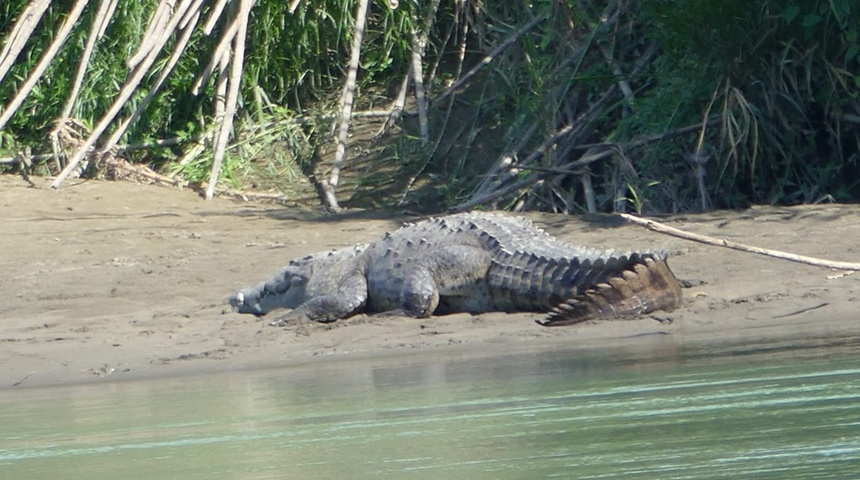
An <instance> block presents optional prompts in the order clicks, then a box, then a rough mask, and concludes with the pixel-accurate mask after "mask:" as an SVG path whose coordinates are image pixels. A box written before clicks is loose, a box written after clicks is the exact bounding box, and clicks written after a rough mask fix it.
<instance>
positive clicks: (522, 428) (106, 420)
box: [0, 339, 860, 479]
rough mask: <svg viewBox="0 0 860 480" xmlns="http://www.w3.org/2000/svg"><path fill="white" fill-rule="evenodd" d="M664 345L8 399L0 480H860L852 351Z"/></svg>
mask: <svg viewBox="0 0 860 480" xmlns="http://www.w3.org/2000/svg"><path fill="white" fill-rule="evenodd" d="M655 342H656V343H653V344H652V347H654V348H651V349H650V350H644V351H643V350H640V351H636V352H630V351H600V352H590V353H589V352H582V351H576V352H572V351H567V352H566V351H550V352H519V353H511V354H508V355H504V356H484V357H481V356H473V355H465V354H463V355H454V354H450V355H442V356H440V355H427V356H416V357H409V358H389V359H376V360H357V361H352V362H332V363H322V364H316V365H312V366H306V367H296V368H287V369H282V370H273V371H264V372H246V373H241V374H229V375H221V376H209V377H201V378H192V379H169V380H160V381H150V382H135V383H113V384H104V385H94V386H85V387H67V388H45V389H32V390H20V391H15V390H11V391H4V392H2V394H0V477H2V478H3V479H18V478H21V479H24V478H27V479H30V478H88V479H98V478H120V477H122V478H126V477H131V478H192V477H195V478H196V477H211V478H284V477H293V478H335V477H339V478H370V477H373V478H404V477H408V478H452V477H456V478H462V477H468V478H475V479H481V478H502V477H504V478H536V477H553V476H561V477H565V478H569V477H577V478H620V477H623V478H775V477H776V478H845V477H850V476H851V475H853V474H854V471H855V470H856V466H855V465H854V462H856V458H857V455H858V453H860V436H858V435H857V434H856V432H857V431H858V430H857V429H858V428H860V414H858V413H857V412H858V411H860V410H858V407H860V359H856V358H854V356H853V355H851V354H850V353H851V350H850V347H851V345H850V342H848V344H845V342H846V341H844V340H843V341H842V343H843V345H842V346H840V345H832V344H831V345H828V346H827V347H828V348H818V347H819V345H813V347H815V348H807V349H805V350H803V351H802V352H800V353H802V354H799V352H798V351H797V350H796V349H766V350H770V351H768V352H767V353H761V352H758V353H756V352H755V351H754V350H755V349H750V348H747V349H746V353H743V354H741V353H742V352H738V351H734V350H732V351H734V353H735V354H736V355H734V356H729V357H727V356H719V355H717V356H708V357H703V356H701V355H699V354H692V355H685V354H684V353H683V352H682V351H679V350H677V349H669V350H667V349H664V348H658V347H660V341H659V339H657V340H655ZM854 345H856V343H855V344H854ZM732 348H735V347H732ZM738 348H740V347H738ZM756 348H757V347H756ZM700 351H701V350H700Z"/></svg>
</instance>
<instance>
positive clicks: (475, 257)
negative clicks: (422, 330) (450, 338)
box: [386, 245, 492, 318]
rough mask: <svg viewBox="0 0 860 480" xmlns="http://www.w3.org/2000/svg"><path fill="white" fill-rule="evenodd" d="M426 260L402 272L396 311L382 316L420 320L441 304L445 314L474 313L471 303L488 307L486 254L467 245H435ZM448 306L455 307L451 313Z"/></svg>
mask: <svg viewBox="0 0 860 480" xmlns="http://www.w3.org/2000/svg"><path fill="white" fill-rule="evenodd" d="M426 257H427V259H425V260H424V261H423V262H420V263H417V264H414V265H411V266H410V268H408V269H406V270H405V271H404V273H403V276H402V277H401V278H402V284H401V287H400V291H399V292H398V293H397V295H398V297H397V301H398V305H397V307H398V308H397V309H396V310H393V311H388V312H386V314H388V315H405V316H410V317H417V318H423V317H429V316H430V315H432V314H433V313H434V312H435V311H436V309H437V307H439V306H440V303H443V302H444V308H443V309H442V310H445V311H446V313H447V312H451V311H473V310H476V308H472V307H471V304H472V303H477V302H481V303H482V304H488V302H489V299H488V298H487V295H486V294H485V293H486V292H485V290H486V288H485V286H486V281H485V280H486V276H487V271H488V270H489V268H490V264H491V263H492V257H491V255H490V253H489V252H487V251H486V250H484V249H481V248H478V247H474V246H471V245H439V246H437V247H436V248H434V249H433V251H432V252H431V253H430V254H428V255H426ZM452 305H456V307H457V308H454V309H453V310H452V309H451V306H452ZM482 306H483V305H482ZM484 309H486V308H477V310H479V311H480V310H484Z"/></svg>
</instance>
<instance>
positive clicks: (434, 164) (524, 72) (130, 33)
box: [0, 0, 860, 213]
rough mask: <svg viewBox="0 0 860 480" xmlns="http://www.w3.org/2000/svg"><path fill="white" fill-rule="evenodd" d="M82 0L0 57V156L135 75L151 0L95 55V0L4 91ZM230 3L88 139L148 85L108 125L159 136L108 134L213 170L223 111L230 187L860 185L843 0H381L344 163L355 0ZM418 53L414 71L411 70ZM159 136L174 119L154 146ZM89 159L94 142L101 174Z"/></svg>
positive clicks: (78, 119) (784, 190)
mask: <svg viewBox="0 0 860 480" xmlns="http://www.w3.org/2000/svg"><path fill="white" fill-rule="evenodd" d="M31 3H38V2H30V1H29V0H10V1H7V2H3V5H2V6H0V35H2V37H0V41H2V42H3V43H2V44H0V46H2V47H3V48H9V46H10V44H11V43H12V42H11V40H12V39H13V35H12V33H13V27H14V26H15V25H16V22H18V20H19V18H21V15H22V12H24V11H25V8H27V7H28V5H30V4H31ZM72 3H73V2H61V1H58V0H54V1H53V2H50V5H49V6H48V7H47V10H46V12H45V14H44V16H43V17H42V19H41V20H40V22H39V24H38V28H35V29H34V30H33V31H32V33H30V34H28V35H27V36H25V37H24V38H25V40H26V48H23V49H22V51H21V53H20V54H18V55H17V56H16V57H14V58H13V59H12V60H13V61H9V62H5V60H4V58H5V57H2V56H0V78H2V80H0V108H2V109H3V110H2V112H7V113H12V115H11V116H10V117H9V119H8V121H7V122H6V123H5V124H4V125H3V126H2V127H0V157H5V158H6V161H5V163H2V164H0V169H4V168H5V169H6V170H7V171H16V170H20V169H30V170H33V171H35V172H37V173H39V172H41V173H48V174H52V175H57V174H58V173H59V170H60V169H61V168H62V167H63V166H64V165H65V163H64V162H65V161H67V160H68V158H70V157H72V156H73V152H74V151H76V149H79V148H82V146H83V145H85V143H84V142H85V141H86V140H87V139H88V138H89V137H90V133H91V132H92V131H93V130H94V129H95V128H96V127H97V126H98V125H99V123H100V121H101V119H102V118H103V116H104V115H105V113H106V112H107V111H108V110H109V109H110V108H111V105H112V104H113V102H114V101H115V99H116V98H118V95H119V92H120V91H121V90H122V89H123V87H124V85H125V83H126V81H127V80H128V79H129V78H130V77H131V73H130V70H129V66H128V61H129V59H130V58H131V57H132V56H133V55H134V54H135V52H137V51H138V50H139V48H140V44H141V40H142V38H143V37H144V33H145V32H146V31H147V28H148V26H149V24H150V21H151V19H152V18H153V15H154V13H155V12H156V11H157V8H158V6H159V4H160V3H161V2H160V1H159V0H141V1H138V2H118V7H117V11H116V12H114V14H113V15H112V16H111V17H110V23H109V25H108V26H107V28H106V30H105V34H104V36H103V37H100V38H99V40H98V41H97V42H95V49H94V51H93V54H92V56H89V57H87V56H86V55H85V52H86V45H87V42H88V40H89V38H90V36H91V29H92V28H93V27H92V25H93V22H94V21H95V20H96V19H97V18H98V7H99V5H96V4H93V3H94V2H90V3H91V4H90V5H88V6H87V7H85V8H84V9H83V11H82V14H81V17H80V18H79V19H77V21H76V22H75V24H74V28H72V29H71V32H70V34H69V37H68V38H67V39H66V40H65V41H64V42H63V43H62V46H61V48H60V49H59V50H58V52H57V54H56V56H55V57H54V58H53V59H52V60H51V62H50V64H49V65H48V67H47V70H46V71H45V73H44V74H43V75H42V76H41V78H40V79H39V80H38V82H36V83H35V86H34V87H33V89H32V91H30V92H29V94H27V96H26V97H25V98H24V100H23V103H22V104H21V105H20V106H18V107H16V108H15V109H14V110H11V109H8V106H9V105H10V102H11V101H12V99H14V98H15V97H16V95H17V94H18V92H19V91H20V90H21V89H22V87H23V86H24V84H25V81H26V79H27V78H28V76H29V75H30V74H31V72H32V71H33V70H34V68H35V67H36V65H37V64H38V62H39V61H40V58H42V56H43V55H44V54H45V52H47V51H48V49H49V47H50V45H51V44H52V42H53V41H54V39H56V38H57V35H58V32H59V31H60V29H61V27H62V24H63V22H64V20H65V19H66V18H68V16H69V15H70V12H71V11H72V5H71V4H72ZM95 3H98V2H95ZM176 3H177V4H183V3H185V2H181V1H177V2H176ZM219 3H220V2H218V1H216V0H206V1H204V2H202V6H201V7H200V8H199V10H196V11H193V10H192V11H191V12H190V13H189V14H188V15H187V17H188V18H186V19H185V20H184V21H183V22H179V23H178V26H176V27H175V29H174V30H172V31H168V32H167V33H168V34H169V37H168V38H167V41H166V43H165V45H164V47H163V49H161V51H160V53H158V56H157V57H155V59H154V62H153V63H152V65H151V66H149V67H148V68H147V69H146V74H145V75H144V76H143V77H142V79H141V81H140V83H139V84H137V85H135V86H133V89H132V90H131V91H130V92H131V93H130V96H129V98H128V101H126V102H124V103H123V104H122V109H121V111H120V112H119V114H118V115H117V117H116V119H114V120H112V121H110V122H108V123H107V128H106V130H105V131H104V132H103V133H101V134H100V135H97V136H96V138H93V141H94V147H95V149H96V150H99V149H101V148H102V147H103V146H104V145H106V144H107V145H108V146H109V147H110V146H112V144H110V143H109V142H108V139H109V138H110V136H111V134H112V133H113V132H115V131H118V130H117V129H118V128H119V125H120V124H121V122H122V120H123V119H125V118H127V117H128V116H129V115H131V114H132V112H134V111H135V109H136V108H137V107H138V106H141V105H145V109H143V111H142V113H141V114H140V116H139V117H138V118H137V119H136V120H135V121H134V122H133V123H132V124H131V125H130V126H129V128H128V129H127V130H125V131H121V133H122V136H121V139H120V140H121V141H120V142H119V143H121V144H126V145H128V144H137V145H139V144H144V145H150V147H148V148H136V149H128V148H123V146H122V145H120V146H119V147H114V148H112V149H111V151H112V152H113V154H114V155H119V156H122V157H124V158H126V159H128V160H130V161H131V162H133V163H140V164H145V165H147V166H148V167H150V168H152V169H153V170H155V171H157V172H159V173H160V174H162V175H165V176H166V177H171V178H174V179H176V180H177V182H179V181H181V182H190V183H192V184H202V183H205V182H206V181H207V180H208V179H209V178H210V174H211V171H212V164H213V160H215V157H216V156H217V153H216V152H217V151H218V147H217V137H218V132H219V130H221V129H222V128H227V129H228V132H229V133H231V136H230V142H229V144H228V146H227V148H226V149H225V150H224V152H223V158H224V163H223V167H222V168H221V169H220V177H219V181H220V184H221V185H222V187H229V188H231V189H235V190H243V191H248V190H250V189H252V187H257V188H258V189H260V188H262V189H265V190H276V191H279V192H283V193H287V194H288V196H289V197H290V198H297V197H301V195H302V193H300V192H311V193H313V192H314V190H313V189H311V188H310V187H311V186H312V185H316V187H317V189H316V191H317V192H321V191H322V190H323V189H324V187H326V186H327V185H328V184H327V183H326V182H331V183H332V185H333V187H336V188H338V196H340V197H341V198H342V200H343V203H344V205H347V206H357V205H361V206H375V207H379V206H395V205H400V206H403V205H410V204H411V205H413V206H414V205H418V204H421V205H423V206H424V207H425V208H429V209H434V210H442V209H447V208H460V209H464V208H473V207H478V206H481V207H485V208H487V207H494V208H505V209H542V210H554V211H568V212H581V211H587V210H596V211H604V212H605V211H613V210H618V209H622V210H625V209H626V210H630V209H635V210H636V211H641V212H643V213H649V212H650V213H653V212H677V211H701V210H706V209H710V208H733V207H742V206H745V205H747V204H750V203H777V204H797V203H811V202H818V201H822V200H825V199H827V200H836V201H856V200H857V199H858V198H860V163H858V161H859V160H860V158H858V156H860V97H858V94H860V38H858V36H860V11H858V10H860V7H858V6H857V5H856V4H855V3H856V2H854V1H853V0H813V1H804V2H801V1H798V0H653V1H649V2H634V1H632V0H585V1H573V0H565V1H553V0H540V1H536V2H470V1H465V2H441V1H438V2H433V1H430V2H402V1H401V2H391V1H382V0H379V1H376V2H371V5H370V13H369V15H368V17H367V28H366V31H365V32H364V36H363V38H362V40H361V60H360V68H359V71H358V76H357V82H356V84H355V86H354V91H355V105H354V106H353V107H352V111H353V115H352V120H351V124H350V125H349V129H350V130H349V132H350V136H349V142H348V145H347V149H346V156H345V157H344V161H343V163H342V165H341V164H340V163H338V160H337V158H336V155H335V152H336V150H337V148H336V138H337V131H338V125H339V124H340V121H341V112H342V110H341V108H342V107H341V101H342V100H341V98H342V96H341V94H342V91H343V90H344V84H345V80H346V78H347V72H348V64H349V59H350V55H351V53H350V52H351V46H352V45H351V44H352V41H353V38H354V33H355V32H354V30H355V24H356V12H357V11H358V8H357V7H358V4H359V2H358V1H348V2H342V1H337V2H336V1H332V0H321V1H317V2H305V1H296V2H282V1H274V0H258V1H256V2H254V3H253V6H252V7H251V9H250V14H249V15H248V16H247V35H245V37H244V38H245V44H244V46H243V48H240V49H239V50H236V47H237V45H236V42H235V41H233V42H230V41H229V40H230V37H229V35H228V34H229V32H230V27H231V25H233V24H234V22H237V21H241V19H242V18H243V17H242V14H241V5H242V3H243V0H231V1H229V2H227V3H226V7H225V9H224V10H223V12H221V11H220V10H219V9H218V8H216V7H217V5H219ZM392 6H396V8H392ZM291 8H293V10H292V11H291V10H290V9H291ZM195 12H196V13H197V14H198V16H197V17H193V18H192V14H193V13H195ZM207 22H209V23H211V26H212V29H211V31H207V30H206V29H205V28H204V27H205V26H206V25H207ZM183 25H185V26H183ZM184 29H187V30H184ZM184 33H187V34H188V37H189V39H188V43H187V45H184V44H182V43H181V42H182V40H181V39H182V35H183V34H184ZM225 38H226V39H227V41H223V42H222V40H223V39H225ZM221 43H224V44H225V45H227V46H230V45H232V46H233V49H234V50H233V54H232V56H229V55H228V56H227V57H225V58H226V59H230V58H232V59H233V61H235V57H236V55H241V56H242V58H244V64H243V68H242V71H241V75H242V76H241V82H240V87H239V90H238V93H239V94H238V96H237V97H236V99H235V102H236V103H235V105H236V115H235V117H233V120H232V124H231V123H229V120H228V121H227V123H222V119H223V115H221V114H220V113H219V112H221V113H223V108H224V100H223V99H224V97H225V94H224V93H223V92H225V91H226V86H225V85H229V82H227V83H226V84H225V83H219V70H218V69H217V68H216V69H215V71H214V74H213V75H212V76H210V77H208V78H206V79H205V81H204V82H203V83H202V84H201V88H200V89H199V91H196V90H195V85H196V84H197V82H199V79H200V78H201V74H202V73H203V72H204V71H205V69H206V67H207V65H208V64H210V61H211V60H212V59H213V58H219V57H217V55H216V54H217V52H218V50H217V48H218V46H219V44H221ZM174 49H177V50H176V51H177V55H178V60H177V62H176V64H175V66H173V65H172V64H171V62H170V55H171V53H172V52H174ZM237 52H238V53H237ZM413 55H415V56H417V58H418V60H419V61H418V64H419V65H420V67H421V70H420V71H418V70H416V69H415V66H416V65H415V64H414V63H413ZM484 60H486V62H485V63H484V64H482V63H481V62H482V61H484ZM82 62H84V63H85V65H86V71H85V75H84V77H83V83H82V84H81V86H80V90H79V93H77V94H75V93H74V92H75V75H76V72H77V69H78V65H79V64H81V63H82ZM216 63H217V62H216ZM228 63H229V62H227V61H224V62H221V67H223V68H225V70H223V72H224V73H223V74H221V75H220V78H221V79H222V80H223V79H225V78H226V77H228V76H229V74H230V67H229V65H228ZM482 65H483V66H482ZM216 66H217V65H216ZM473 69H474V72H470V71H472V70H473ZM416 71H418V73H419V76H420V78H421V80H422V82H421V83H420V84H419V85H416V82H414V81H411V82H409V83H408V84H406V83H404V80H405V79H406V77H407V75H409V73H410V72H412V73H413V74H414V73H415V72H416ZM167 72H169V75H168V76H167V77H166V79H165V81H164V84H163V85H161V86H160V88H157V90H156V89H155V88H154V87H155V86H157V82H158V79H159V76H160V75H162V74H163V73H167ZM412 77H414V75H412ZM403 85H407V86H408V87H409V89H408V90H406V91H405V92H406V93H407V96H406V101H405V104H404V105H403V107H402V108H403V109H404V111H405V114H403V115H397V114H396V111H397V110H398V109H399V108H400V107H399V105H398V103H397V102H396V99H397V98H398V95H399V94H400V93H401V92H402V88H403ZM413 85H414V87H413ZM452 85H454V86H455V87H456V88H453V89H452V88H451V86H452ZM219 88H221V89H222V90H221V93H220V97H219ZM150 92H153V94H152V95H151V99H147V98H146V97H147V95H148V94H150ZM226 96H227V97H229V95H226ZM219 98H221V103H220V107H219V101H218V99H219ZM70 99H71V101H72V102H73V103H72V104H71V112H70V114H69V120H68V121H66V122H61V124H58V123H57V122H58V120H60V119H62V118H63V110H64V107H65V106H66V104H67V102H69V101H70ZM145 102H147V103H145ZM227 104H228V106H229V98H228V102H227ZM424 105H426V107H427V109H426V115H425V114H424V109H422V108H419V107H420V106H424ZM219 108H220V110H219ZM392 108H393V109H394V110H395V114H393V115H391V116H390V117H389V116H387V115H385V113H386V112H388V111H390V110H391V109H392ZM222 125H226V127H222ZM72 126H74V128H72ZM61 127H62V128H61ZM425 128H426V134H425V133H424V132H425V130H424V129H425ZM52 133H55V134H58V138H59V148H60V150H61V151H62V152H60V153H65V155H66V156H67V157H66V159H65V160H64V159H63V157H60V158H59V160H57V159H54V158H51V157H50V156H48V155H45V156H39V155H40V154H50V153H52V151H53V150H54V149H55V148H57V147H52V145H55V144H52V140H51V139H52ZM161 139H170V140H169V141H168V142H166V143H163V142H162V143H161V144H160V145H158V146H155V143H156V141H158V140H161ZM27 151H29V152H31V153H32V155H33V156H32V157H28V156H26V155H24V153H25V152H27ZM31 159H32V160H31ZM99 168H103V166H100V165H99V163H98V162H91V163H90V167H89V169H90V170H89V173H90V174H91V175H97V174H99V171H98V170H99ZM341 169H342V172H341ZM216 174H217V171H216ZM338 176H342V177H343V179H342V180H341V181H340V182H338V178H337V177H338ZM166 177H165V178H166ZM329 186H330V185H329Z"/></svg>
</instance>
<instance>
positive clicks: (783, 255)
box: [619, 213, 860, 270]
mask: <svg viewBox="0 0 860 480" xmlns="http://www.w3.org/2000/svg"><path fill="white" fill-rule="evenodd" d="M619 215H621V217H622V218H624V219H625V220H627V221H629V222H632V223H635V224H637V225H641V226H643V227H645V228H648V229H649V230H653V231H655V232H660V233H665V234H667V235H672V236H673V237H678V238H683V239H685V240H692V241H694V242H699V243H704V244H707V245H716V246H718V247H726V248H731V249H732V250H739V251H741V252H747V253H756V254H759V255H765V256H768V257H774V258H780V259H782V260H788V261H790V262H797V263H804V264H806V265H815V266H817V267H826V268H835V269H838V270H860V263H852V262H838V261H833V260H823V259H820V258H814V257H806V256H803V255H796V254H794V253H788V252H782V251H779V250H771V249H769V248H760V247H753V246H750V245H744V244H742V243H737V242H733V241H731V240H726V239H724V238H715V237H710V236H708V235H701V234H698V233H692V232H685V231H684V230H679V229H677V228H674V227H670V226H668V225H665V224H662V223H660V222H655V221H654V220H648V219H647V218H640V217H636V216H633V215H629V214H626V213H621V214H619Z"/></svg>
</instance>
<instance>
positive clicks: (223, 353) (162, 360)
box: [0, 176, 860, 389]
mask: <svg viewBox="0 0 860 480" xmlns="http://www.w3.org/2000/svg"><path fill="white" fill-rule="evenodd" d="M36 181H37V188H30V187H28V186H27V184H26V183H25V182H23V181H22V180H20V179H19V178H17V177H11V176H0V204H2V208H3V212H4V213H3V219H2V227H0V251H2V252H3V254H2V257H0V258H2V261H0V265H2V275H0V289H2V292H4V296H5V301H4V302H2V304H0V365H2V368H0V389H2V388H25V387H35V386H48V385H62V384H76V383H96V382H111V381H117V380H133V379H140V378H159V377H168V376H180V375H198V374H210V373H215V372H225V371H237V370H248V369H260V368H276V367H281V366H288V365H296V364H306V363H312V362H321V361H341V360H350V359H358V358H367V357H377V356H389V355H390V356H398V355H424V354H432V353H433V352H451V351H454V352H458V351H459V352H463V353H464V354H473V355H485V354H487V355H489V354H499V353H504V352H535V353H536V354H539V353H540V352H542V351H545V350H547V349H566V350H569V349H571V348H573V349H578V348H581V349H604V350H605V349H615V348H620V349H627V348H645V349H650V350H652V351H654V352H655V354H658V355H660V354H671V351H673V350H684V351H685V352H690V351H698V352H701V354H702V355H708V354H710V352H715V351H719V352H721V353H720V354H731V353H736V352H743V351H744V350H745V349H760V348H779V349H782V350H784V351H786V352H789V353H787V354H792V353H791V352H798V351H799V349H800V348H801V347H803V346H821V345H829V346H831V347H832V348H840V349H856V348H857V347H860V313H858V312H860V301H858V292H860V273H858V274H854V275H851V274H850V273H849V272H836V271H832V270H829V269H826V268H821V267H814V266H808V265H802V264H798V263H791V262H787V261H784V260H778V259H773V258H767V257H762V256H758V255H753V254H749V253H743V252H737V251H733V250H728V249H725V248H719V247H713V246H707V245H702V244H698V243H693V242H689V241H686V240H681V239H677V238H673V237H668V236H665V235H662V234H659V233H654V232H651V231H648V230H645V229H643V228H642V227H639V226H635V225H629V224H625V223H623V222H622V221H620V220H618V219H617V218H614V217H599V218H583V217H570V216H562V215H548V214H528V215H527V216H528V217H529V218H531V219H533V220H534V221H535V222H536V223H538V224H539V225H541V226H542V227H544V228H545V229H546V230H547V231H549V232H550V233H551V234H553V235H555V236H557V237H559V238H562V239H564V240H567V241H569V242H571V243H579V244H584V245H589V246H600V247H605V248H620V249H632V248H636V249H646V248H662V249H666V250H668V251H669V252H670V265H671V267H672V269H673V270H674V271H675V274H676V275H677V276H678V277H679V278H680V279H681V280H684V281H686V282H688V283H689V284H690V288H686V289H685V291H684V295H685V304H684V306H683V307H682V308H680V309H678V310H676V311H674V312H671V313H664V312H658V313H656V314H654V315H651V316H645V317H642V318H638V319H634V320H619V321H601V322H590V323H585V324H582V325H577V326H571V327H558V328H545V327H541V326H539V325H537V324H535V322H534V320H535V319H538V318H540V317H541V316H540V315H539V314H530V313H522V314H499V313H494V314H485V315H479V316H472V315H466V314H458V315H449V316H443V317H433V318H429V319H408V318H397V317H379V316H377V317H373V316H371V317H368V316H363V315H359V316H357V317H353V318H351V319H347V320H344V321H339V322H335V323H332V324H327V325H324V324H308V325H293V326H289V327H286V328H275V327H269V326H268V325H267V322H266V321H265V320H258V319H256V318H254V317H253V316H247V315H238V314H234V313H232V312H231V311H230V309H229V307H228V305H227V304H226V299H227V297H228V296H229V295H230V294H231V293H232V292H233V291H235V290H236V289H237V288H239V287H242V286H245V285H249V284H253V283H256V282H258V281H261V280H263V279H265V278H267V277H269V276H270V275H271V274H273V273H274V272H275V271H276V270H277V269H278V268H280V267H282V266H283V265H284V264H286V262H287V261H288V260H289V259H290V258H294V257H298V256H301V255H304V254H307V253H312V252H315V251H320V250H327V249H332V248H338V247H343V246H346V245H351V244H353V243H357V242H366V241H369V240H372V239H374V238H376V237H379V236H380V235H382V234H383V233H384V232H386V231H391V230H394V229H396V228H398V227H399V226H400V225H401V224H402V223H403V222H406V221H414V220H417V219H418V218H417V217H409V216H406V215H399V214H390V213H384V212H346V213H344V214H340V215H327V214H325V213H324V212H322V211H321V210H318V211H315V210H309V209H306V208H302V207H283V206H267V205H258V204H252V203H242V202H237V201H233V200H229V199H216V200H213V201H210V202H205V201H203V200H202V199H200V197H198V196H197V195H196V194H195V193H194V192H191V191H180V190H170V189H165V188H159V187H154V186H144V185H136V184H131V183H111V182H98V181H87V182H75V183H68V184H66V185H65V186H64V187H63V188H61V189H60V190H58V191H53V190H50V189H48V182H47V181H43V180H36ZM661 221H663V222H665V223H668V224H669V225H671V226H674V227H676V228H680V229H684V230H687V231H691V232H695V233H701V234H706V235H712V236H717V237H721V238H726V239H729V240H733V241H735V242H740V243H746V244H752V245H756V246H759V247H765V248H772V249H779V250H785V251H790V252H792V253H797V254H801V255H808V256H815V257H822V258H827V259H831V260H841V261H847V262H852V261H853V262H856V261H860V207H858V206H854V205H820V206H804V207H793V208H777V207H756V208H753V209H750V210H745V211H740V212H729V211H720V212H714V213H710V214H704V215H676V216H671V217H667V218H664V219H661ZM792 346H796V347H797V348H792Z"/></svg>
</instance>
